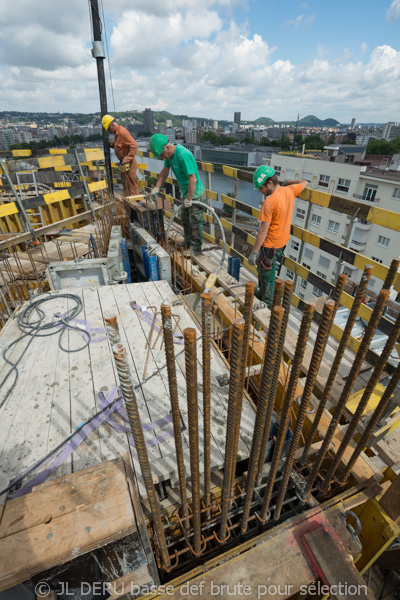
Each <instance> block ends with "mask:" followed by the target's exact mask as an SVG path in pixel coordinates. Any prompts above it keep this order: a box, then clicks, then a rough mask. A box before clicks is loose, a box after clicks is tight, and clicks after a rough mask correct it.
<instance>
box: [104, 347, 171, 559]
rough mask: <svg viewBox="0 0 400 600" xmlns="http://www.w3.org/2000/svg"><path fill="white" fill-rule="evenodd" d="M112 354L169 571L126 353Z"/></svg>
mask: <svg viewBox="0 0 400 600" xmlns="http://www.w3.org/2000/svg"><path fill="white" fill-rule="evenodd" d="M113 354H114V360H115V365H116V368H117V373H118V378H119V382H120V386H121V391H122V395H123V397H124V401H125V406H126V412H127V413H128V418H129V424H130V426H131V430H132V435H133V439H134V442H135V448H136V453H137V457H138V460H139V464H140V470H141V473H142V477H143V481H144V485H145V487H146V492H147V497H148V500H149V505H150V510H151V513H152V515H153V523H154V530H155V533H156V536H157V539H158V543H159V546H160V552H161V558H162V562H163V563H164V566H165V567H166V568H167V569H169V568H170V566H171V562H170V559H169V554H168V548H167V542H166V539H165V533H164V528H163V523H162V518H161V512H160V507H159V504H158V499H157V494H156V490H155V487H154V483H153V477H152V473H151V467H150V461H149V457H148V454H147V449H146V443H145V439H144V435H143V429H142V423H141V419H140V414H139V409H138V405H137V401H136V395H135V392H134V389H133V383H132V379H131V375H130V372H129V368H128V363H127V359H126V351H125V347H124V346H123V344H114V346H113Z"/></svg>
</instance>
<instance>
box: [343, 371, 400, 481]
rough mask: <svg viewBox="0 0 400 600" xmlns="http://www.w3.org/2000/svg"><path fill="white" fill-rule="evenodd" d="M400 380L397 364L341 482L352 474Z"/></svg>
mask: <svg viewBox="0 0 400 600" xmlns="http://www.w3.org/2000/svg"><path fill="white" fill-rule="evenodd" d="M399 381H400V364H399V365H398V366H397V368H396V370H395V372H394V373H393V375H392V378H391V380H390V382H389V384H388V386H387V388H386V390H385V391H384V392H383V394H382V398H381V399H380V401H379V403H378V406H377V407H376V409H375V410H374V412H373V414H372V416H371V418H370V420H369V421H368V425H367V426H366V428H365V429H364V431H363V433H362V434H361V437H360V439H359V440H358V443H357V446H356V448H355V450H354V452H353V454H352V455H351V458H350V460H349V461H348V463H347V465H346V468H345V469H344V471H343V474H342V477H341V480H340V483H341V484H344V483H346V481H347V478H348V476H349V475H350V471H351V469H352V468H353V465H354V463H355V462H356V460H357V458H358V457H359V456H360V454H361V452H362V451H363V449H364V447H365V446H366V444H367V443H368V439H369V436H370V435H371V434H372V432H373V430H374V429H375V426H376V425H377V424H378V423H379V421H380V419H381V417H382V415H383V413H384V411H385V410H386V407H387V406H388V404H389V402H390V399H391V397H392V395H393V393H394V391H395V389H396V387H397V385H398V383H399Z"/></svg>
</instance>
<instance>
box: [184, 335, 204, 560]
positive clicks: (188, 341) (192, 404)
mask: <svg viewBox="0 0 400 600" xmlns="http://www.w3.org/2000/svg"><path fill="white" fill-rule="evenodd" d="M183 338H184V343H185V376H186V391H187V404H188V421H189V450H190V475H191V483H192V513H193V546H194V551H195V552H197V553H199V552H200V550H201V520H200V516H201V515H200V510H201V509H200V468H199V461H200V459H199V409H198V402H197V346H196V330H195V329H194V327H186V329H184V330H183Z"/></svg>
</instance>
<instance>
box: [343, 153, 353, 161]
mask: <svg viewBox="0 0 400 600" xmlns="http://www.w3.org/2000/svg"><path fill="white" fill-rule="evenodd" d="M344 162H345V163H353V162H354V154H346V156H345V157H344Z"/></svg>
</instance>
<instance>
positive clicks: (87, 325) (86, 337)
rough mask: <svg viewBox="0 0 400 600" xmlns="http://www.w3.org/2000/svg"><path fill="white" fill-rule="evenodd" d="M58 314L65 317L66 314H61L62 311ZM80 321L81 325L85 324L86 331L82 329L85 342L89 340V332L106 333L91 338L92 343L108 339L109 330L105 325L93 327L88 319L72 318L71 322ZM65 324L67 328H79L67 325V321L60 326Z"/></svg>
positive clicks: (73, 329) (60, 325)
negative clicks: (107, 330)
mask: <svg viewBox="0 0 400 600" xmlns="http://www.w3.org/2000/svg"><path fill="white" fill-rule="evenodd" d="M56 316H60V317H61V318H64V317H65V316H66V315H61V314H60V313H59V314H58V315H56ZM72 322H74V323H79V325H83V326H84V328H85V331H83V330H82V337H83V340H84V341H85V342H88V341H89V339H90V338H89V335H88V334H89V333H90V334H93V333H104V334H105V335H103V337H99V338H93V337H92V338H91V339H90V343H91V344H98V343H99V342H104V341H105V340H107V339H108V335H107V332H106V330H105V328H104V327H92V326H91V325H90V323H89V321H86V319H70V320H69V323H72ZM63 325H64V326H65V327H66V329H71V330H72V331H78V330H77V329H75V327H70V326H69V325H65V323H62V322H60V324H59V327H62V326H63Z"/></svg>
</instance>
